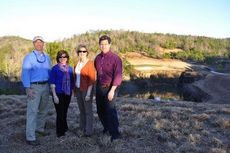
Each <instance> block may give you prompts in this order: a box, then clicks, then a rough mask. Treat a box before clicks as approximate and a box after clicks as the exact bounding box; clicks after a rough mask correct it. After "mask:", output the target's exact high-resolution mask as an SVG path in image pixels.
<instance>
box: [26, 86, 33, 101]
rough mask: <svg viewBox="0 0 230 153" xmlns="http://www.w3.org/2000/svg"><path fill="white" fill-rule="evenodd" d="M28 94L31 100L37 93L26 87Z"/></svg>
mask: <svg viewBox="0 0 230 153" xmlns="http://www.w3.org/2000/svg"><path fill="white" fill-rule="evenodd" d="M26 95H27V97H28V98H29V99H31V100H33V99H34V98H35V93H34V91H33V90H32V89H31V88H26Z"/></svg>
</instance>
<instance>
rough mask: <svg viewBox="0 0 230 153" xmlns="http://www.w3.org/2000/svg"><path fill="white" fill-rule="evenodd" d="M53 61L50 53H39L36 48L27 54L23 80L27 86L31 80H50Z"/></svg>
mask: <svg viewBox="0 0 230 153" xmlns="http://www.w3.org/2000/svg"><path fill="white" fill-rule="evenodd" d="M50 69H51V61H50V58H49V56H48V54H46V53H44V54H39V52H38V51H36V50H34V51H32V52H31V53H29V54H27V55H26V56H25V58H24V60H23V64H22V74H21V81H22V83H23V86H24V87H25V88H27V87H30V84H31V82H40V81H48V80H49V72H50Z"/></svg>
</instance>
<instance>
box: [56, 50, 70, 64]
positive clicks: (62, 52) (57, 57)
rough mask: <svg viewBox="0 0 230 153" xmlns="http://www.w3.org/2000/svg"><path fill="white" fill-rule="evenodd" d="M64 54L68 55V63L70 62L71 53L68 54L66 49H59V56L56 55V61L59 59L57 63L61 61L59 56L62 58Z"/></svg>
mask: <svg viewBox="0 0 230 153" xmlns="http://www.w3.org/2000/svg"><path fill="white" fill-rule="evenodd" d="M63 54H65V55H66V58H67V63H69V54H68V52H67V51H66V50H59V51H58V52H57V56H56V61H57V63H59V58H60V57H61V56H62V55H63Z"/></svg>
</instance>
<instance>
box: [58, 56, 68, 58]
mask: <svg viewBox="0 0 230 153" xmlns="http://www.w3.org/2000/svg"><path fill="white" fill-rule="evenodd" d="M59 58H67V56H60V57H59Z"/></svg>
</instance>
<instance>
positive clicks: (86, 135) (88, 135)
mask: <svg viewBox="0 0 230 153" xmlns="http://www.w3.org/2000/svg"><path fill="white" fill-rule="evenodd" d="M83 136H84V137H91V136H92V135H91V134H84V135H83Z"/></svg>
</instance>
